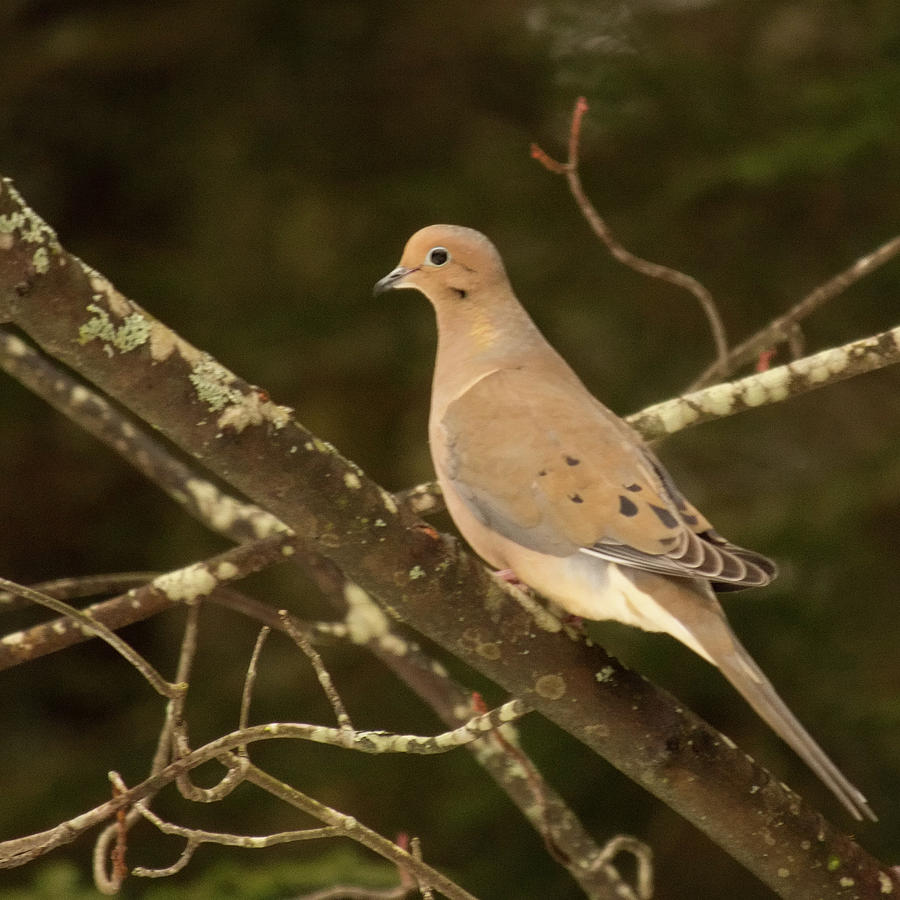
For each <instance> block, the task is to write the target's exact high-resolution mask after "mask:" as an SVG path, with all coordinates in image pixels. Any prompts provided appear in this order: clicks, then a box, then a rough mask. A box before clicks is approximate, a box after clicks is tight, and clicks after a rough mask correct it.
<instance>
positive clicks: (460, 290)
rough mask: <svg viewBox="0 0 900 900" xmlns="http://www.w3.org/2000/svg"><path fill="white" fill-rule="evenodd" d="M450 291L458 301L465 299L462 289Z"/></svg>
mask: <svg viewBox="0 0 900 900" xmlns="http://www.w3.org/2000/svg"><path fill="white" fill-rule="evenodd" d="M452 290H453V291H454V293H455V294H456V296H457V297H459V299H460V300H465V299H466V292H465V291H464V290H463V289H462V288H453V289H452Z"/></svg>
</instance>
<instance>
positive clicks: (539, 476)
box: [538, 469, 547, 478]
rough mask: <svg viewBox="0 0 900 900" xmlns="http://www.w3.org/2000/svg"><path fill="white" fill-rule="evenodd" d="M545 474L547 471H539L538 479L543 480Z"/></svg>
mask: <svg viewBox="0 0 900 900" xmlns="http://www.w3.org/2000/svg"><path fill="white" fill-rule="evenodd" d="M546 474H547V470H546V469H541V471H540V472H538V478H543V477H544V476H545V475H546Z"/></svg>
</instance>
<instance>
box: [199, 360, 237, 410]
mask: <svg viewBox="0 0 900 900" xmlns="http://www.w3.org/2000/svg"><path fill="white" fill-rule="evenodd" d="M188 380H189V381H190V382H191V384H192V385H194V390H195V391H196V392H197V399H198V400H199V401H200V402H201V403H203V404H205V405H206V407H207V408H208V409H209V411H210V412H218V411H219V410H220V409H224V408H225V407H226V406H228V404H230V403H240V402H241V400H242V399H243V394H242V393H241V392H240V391H239V390H238V389H237V388H233V387H231V385H232V384H233V382H234V381H235V376H234V375H233V374H232V373H231V372H229V371H228V369H226V368H225V366H223V365H220V364H219V363H217V362H216V361H215V360H214V359H213V358H212V357H211V356H210V355H209V354H208V353H204V354H203V355H202V357H201V359H200V360H198V361H197V362H196V363H195V365H194V366H193V368H192V370H191V373H190V375H188Z"/></svg>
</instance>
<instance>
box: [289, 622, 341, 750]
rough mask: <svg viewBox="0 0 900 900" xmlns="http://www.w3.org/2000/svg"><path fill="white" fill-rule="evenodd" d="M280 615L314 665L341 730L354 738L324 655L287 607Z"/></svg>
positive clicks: (294, 640)
mask: <svg viewBox="0 0 900 900" xmlns="http://www.w3.org/2000/svg"><path fill="white" fill-rule="evenodd" d="M278 615H279V616H280V617H281V621H282V623H283V624H284V628H285V631H287V633H288V634H289V635H290V637H291V639H292V640H293V642H294V643H295V644H296V645H297V646H298V647H299V648H300V649H301V650H302V651H303V653H304V654H305V655H306V658H307V659H308V660H309V662H310V665H312V667H313V671H314V672H315V673H316V678H317V679H318V680H319V685H320V686H321V688H322V691H323V693H324V694H325V696H326V697H327V698H328V702H329V703H330V704H331V708H332V709H333V710H334V716H335V718H336V719H337V723H338V726H339V727H340V729H341V732H342V733H343V734H345V735H346V737H347V739H348V740H352V737H353V730H354V729H353V723H352V722H351V721H350V716H348V715H347V709H346V707H345V706H344V701H343V700H341V696H340V694H338V692H337V688H335V686H334V682H333V681H332V680H331V673H330V672H329V671H328V669H326V668H325V663H323V662H322V657H321V656H320V655H319V653H318V651H317V650H316V648H315V647H313V645H312V641H310V639H309V638H308V637H307V636H306V635H305V634H304V633H303V631H302V630H301V629H300V628H297V626H296V622H295V620H294V619H293V618H292V617H291V615H290V614H289V613H288V611H287V610H286V609H280V610H279V611H278Z"/></svg>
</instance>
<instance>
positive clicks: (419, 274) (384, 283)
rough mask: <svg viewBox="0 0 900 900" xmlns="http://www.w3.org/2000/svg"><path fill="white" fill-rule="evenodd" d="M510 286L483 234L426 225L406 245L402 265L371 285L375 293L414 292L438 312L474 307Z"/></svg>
mask: <svg viewBox="0 0 900 900" xmlns="http://www.w3.org/2000/svg"><path fill="white" fill-rule="evenodd" d="M508 285H509V282H508V281H507V278H506V271H505V269H504V268H503V260H501V259H500V254H499V253H498V252H497V248H496V247H494V245H493V244H492V243H491V242H490V241H489V240H488V239H487V238H486V237H485V236H484V235H483V234H481V232H478V231H475V230H474V229H472V228H463V227H462V226H460V225H429V226H428V227H427V228H423V229H421V230H420V231H417V232H416V233H415V234H414V235H413V236H412V237H411V238H410V239H409V240H408V241H407V243H406V247H405V248H404V250H403V256H402V257H401V258H400V265H398V266H397V268H396V269H394V270H393V271H392V272H390V273H388V274H387V275H385V277H384V278H382V279H381V281H379V282H378V283H377V284H376V285H375V293H376V294H381V293H383V292H384V291H388V290H391V289H392V288H416V290H419V291H421V292H422V293H423V294H424V295H425V296H426V297H427V298H428V299H429V300H430V301H431V302H432V303H433V304H434V306H435V307H441V306H445V305H451V304H454V303H458V302H459V301H461V300H469V301H471V302H472V303H476V304H478V303H481V302H484V301H485V300H486V299H487V298H490V297H492V296H495V295H496V293H497V291H498V289H503V288H506V289H508Z"/></svg>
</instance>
